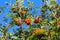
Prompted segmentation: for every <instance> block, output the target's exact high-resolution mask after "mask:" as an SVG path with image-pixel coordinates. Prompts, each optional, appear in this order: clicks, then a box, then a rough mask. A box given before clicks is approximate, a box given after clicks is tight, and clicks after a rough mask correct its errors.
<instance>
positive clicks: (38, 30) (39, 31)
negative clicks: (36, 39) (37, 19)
mask: <svg viewBox="0 0 60 40" xmlns="http://www.w3.org/2000/svg"><path fill="white" fill-rule="evenodd" d="M44 32H45V30H44V29H36V30H35V31H34V33H35V34H40V33H44Z"/></svg>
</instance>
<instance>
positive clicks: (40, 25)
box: [1, 0, 60, 40]
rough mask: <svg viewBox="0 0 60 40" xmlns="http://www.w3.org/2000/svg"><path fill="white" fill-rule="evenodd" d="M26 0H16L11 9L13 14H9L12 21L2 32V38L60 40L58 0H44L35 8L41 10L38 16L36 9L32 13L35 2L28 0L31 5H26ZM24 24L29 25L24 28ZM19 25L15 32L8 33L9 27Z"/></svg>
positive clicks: (14, 39)
mask: <svg viewBox="0 0 60 40" xmlns="http://www.w3.org/2000/svg"><path fill="white" fill-rule="evenodd" d="M23 2H24V0H21V1H20V0H16V3H15V4H13V5H12V7H11V9H10V11H11V12H12V13H13V14H7V16H9V17H11V19H12V21H11V22H10V24H9V25H8V26H7V27H3V28H2V29H1V32H2V33H3V36H2V37H1V38H2V40H8V39H10V40H60V31H59V30H60V5H59V4H57V2H56V0H48V1H47V0H42V2H43V3H44V4H42V5H41V6H40V7H39V8H36V9H35V10H39V11H41V14H40V15H39V16H36V14H35V11H34V12H33V14H31V13H30V12H29V11H30V10H32V9H33V8H32V7H33V5H34V3H33V2H30V1H29V0H28V5H29V7H25V6H24V4H23ZM23 24H26V25H28V28H26V29H25V30H24V28H23V26H22V25H23ZM14 25H17V26H19V29H17V31H16V30H15V29H14V34H10V33H8V31H7V30H8V28H10V27H12V26H14Z"/></svg>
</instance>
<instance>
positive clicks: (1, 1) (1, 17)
mask: <svg viewBox="0 0 60 40" xmlns="http://www.w3.org/2000/svg"><path fill="white" fill-rule="evenodd" d="M31 1H32V2H35V6H34V7H33V9H34V8H35V7H39V6H40V4H42V3H41V0H31ZM6 2H8V4H9V5H8V6H6V5H5V3H6ZM11 2H12V4H13V3H15V0H11ZM11 2H10V0H0V6H6V8H4V12H3V13H0V24H3V25H5V26H7V25H8V23H9V22H10V21H11V18H10V17H7V16H6V14H7V13H8V11H9V8H10V7H11V6H10V3H11ZM58 4H60V0H58ZM24 5H25V6H28V4H27V0H25V1H24ZM30 12H32V11H30ZM36 12H37V15H39V14H40V11H39V10H36ZM5 17H6V18H7V20H6V21H4V18H5ZM15 27H16V28H17V26H15ZM26 27H27V25H24V28H26ZM12 29H13V27H12V28H10V29H9V32H11V33H13V30H12Z"/></svg>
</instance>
